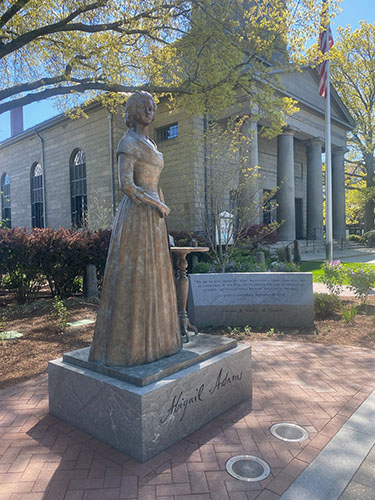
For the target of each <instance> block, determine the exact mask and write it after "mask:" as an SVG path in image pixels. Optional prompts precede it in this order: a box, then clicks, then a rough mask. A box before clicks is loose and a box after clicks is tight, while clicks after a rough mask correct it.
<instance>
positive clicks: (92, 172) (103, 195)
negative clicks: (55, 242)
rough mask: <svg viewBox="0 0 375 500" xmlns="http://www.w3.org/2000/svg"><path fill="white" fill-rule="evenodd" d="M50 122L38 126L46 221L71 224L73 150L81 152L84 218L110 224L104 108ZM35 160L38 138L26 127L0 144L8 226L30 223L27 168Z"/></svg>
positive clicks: (106, 135) (108, 155) (107, 127)
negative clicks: (84, 178) (7, 187)
mask: <svg viewBox="0 0 375 500" xmlns="http://www.w3.org/2000/svg"><path fill="white" fill-rule="evenodd" d="M51 121H52V124H51V125H50V126H46V127H43V126H39V127H38V130H39V133H40V136H41V137H42V139H43V145H44V146H43V147H44V163H45V165H44V167H45V178H44V180H45V193H46V197H45V204H46V225H47V226H48V227H52V228H59V227H61V226H64V227H71V206H70V172H69V164H70V160H71V157H72V154H73V153H74V152H75V151H77V149H82V150H83V151H84V152H85V155H86V176H87V201H88V212H89V219H90V217H91V221H90V220H89V222H91V223H92V224H91V225H93V226H98V225H101V226H105V225H107V226H108V225H110V224H111V221H112V218H111V214H112V190H111V186H112V177H111V169H110V151H109V122H108V118H107V111H106V110H104V109H103V108H101V107H96V108H94V109H92V110H90V115H89V118H88V119H87V118H79V119H76V120H70V119H67V118H65V117H63V118H61V119H57V120H55V122H54V121H53V120H51ZM56 122H57V123H56ZM35 162H39V163H41V164H42V142H41V140H40V138H39V137H38V136H37V134H36V133H35V132H33V131H32V130H31V131H26V132H24V133H23V134H22V136H19V137H15V138H13V139H11V140H9V141H7V142H6V143H5V144H4V145H3V147H2V148H1V154H0V175H2V174H3V172H7V173H8V174H9V177H10V191H11V214H12V226H13V227H15V226H21V227H24V226H27V227H30V226H31V187H30V181H31V179H30V172H31V167H32V165H33V164H34V163H35ZM98 219H99V220H98Z"/></svg>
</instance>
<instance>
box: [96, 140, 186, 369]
mask: <svg viewBox="0 0 375 500" xmlns="http://www.w3.org/2000/svg"><path fill="white" fill-rule="evenodd" d="M120 153H123V154H125V155H127V165H128V167H127V171H126V172H125V171H124V169H122V170H121V171H120V172H119V177H120V185H121V186H122V189H124V186H125V185H126V183H129V165H130V170H132V173H133V175H132V176H130V177H132V179H131V180H132V182H134V184H135V185H136V186H139V187H141V188H143V189H144V191H145V192H146V193H148V194H149V195H150V196H152V197H153V198H154V199H159V195H158V182H159V177H160V173H161V171H162V168H163V166H164V162H163V155H162V153H160V152H159V151H158V150H157V149H156V147H153V145H152V144H151V143H149V142H148V141H146V140H144V139H143V138H142V137H141V136H140V135H138V134H137V133H136V132H134V131H133V130H128V132H127V133H126V134H125V135H124V136H123V138H122V139H121V141H120V142H119V145H118V149H117V154H120ZM181 345H182V344H181V335H180V326H179V320H178V314H177V299H176V291H175V284H174V276H173V269H172V264H171V259H170V254H169V246H168V234H167V228H166V224H165V220H164V218H162V217H161V216H160V214H159V211H158V210H157V209H156V208H154V207H152V206H149V205H146V204H144V203H135V202H134V201H133V200H132V199H131V198H130V197H129V196H127V195H126V194H125V196H124V197H123V199H122V201H121V202H120V205H119V208H118V211H117V215H116V219H115V223H114V227H113V231H112V238H111V242H110V247H109V252H108V257H107V263H106V269H105V274H104V283H103V289H102V292H101V299H100V306H99V310H98V315H97V321H96V326H95V332H94V338H93V343H92V346H91V350H90V360H93V361H100V362H102V363H104V364H106V365H109V366H115V365H118V366H132V365H137V364H142V363H148V362H151V361H155V360H157V359H160V358H163V357H165V356H169V355H171V354H174V353H176V352H178V351H179V350H180V349H181Z"/></svg>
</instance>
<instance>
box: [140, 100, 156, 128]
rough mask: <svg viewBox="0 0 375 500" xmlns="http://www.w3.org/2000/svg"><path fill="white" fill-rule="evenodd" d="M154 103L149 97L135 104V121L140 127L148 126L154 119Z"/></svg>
mask: <svg viewBox="0 0 375 500" xmlns="http://www.w3.org/2000/svg"><path fill="white" fill-rule="evenodd" d="M154 106H155V105H154V102H153V100H152V99H150V98H149V97H142V98H140V99H139V100H138V102H137V117H136V120H137V122H138V123H140V124H141V125H150V123H151V122H152V121H153V119H154V117H155V109H154Z"/></svg>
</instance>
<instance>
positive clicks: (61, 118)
mask: <svg viewBox="0 0 375 500" xmlns="http://www.w3.org/2000/svg"><path fill="white" fill-rule="evenodd" d="M100 106H101V103H100V102H94V103H90V104H88V105H87V106H85V107H84V109H85V110H88V111H91V110H93V109H95V108H98V107H100ZM68 120H72V118H70V117H69V116H67V115H66V113H59V114H58V115H56V116H53V117H52V118H48V120H44V121H43V122H41V123H38V125H34V126H33V127H30V128H27V129H26V130H24V131H23V132H21V133H20V134H17V135H14V136H13V137H9V138H8V139H5V140H4V141H2V142H0V149H3V148H6V147H8V146H11V145H12V144H16V143H17V142H18V141H21V140H23V139H27V138H28V137H30V136H33V135H34V134H35V131H38V132H43V130H46V129H48V128H50V127H54V126H56V125H60V123H63V122H65V121H68Z"/></svg>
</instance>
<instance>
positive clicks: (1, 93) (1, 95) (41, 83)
mask: <svg viewBox="0 0 375 500" xmlns="http://www.w3.org/2000/svg"><path fill="white" fill-rule="evenodd" d="M67 77H68V75H67V73H64V74H63V75H59V76H55V77H53V78H41V79H40V80H36V81H35V82H29V83H20V84H18V85H14V86H13V87H9V88H7V89H4V90H0V101H3V100H4V99H7V98H8V97H11V96H13V95H17V94H20V93H21V92H27V91H30V90H36V89H38V88H40V87H45V86H46V85H54V84H56V83H62V82H66V81H67Z"/></svg>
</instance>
